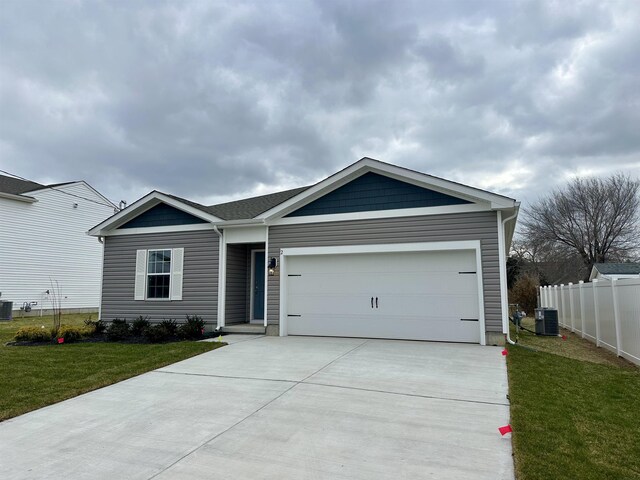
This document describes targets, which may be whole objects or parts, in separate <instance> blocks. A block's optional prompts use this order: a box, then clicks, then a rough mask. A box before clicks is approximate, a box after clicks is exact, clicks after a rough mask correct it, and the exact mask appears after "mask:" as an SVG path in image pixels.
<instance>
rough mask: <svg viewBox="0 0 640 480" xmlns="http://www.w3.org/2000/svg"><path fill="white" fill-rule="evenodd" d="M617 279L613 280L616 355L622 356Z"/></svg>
mask: <svg viewBox="0 0 640 480" xmlns="http://www.w3.org/2000/svg"><path fill="white" fill-rule="evenodd" d="M616 282H617V280H616V279H615V278H612V279H611V295H612V297H613V323H614V325H615V327H616V353H617V354H618V356H620V350H622V332H621V331H620V307H619V305H618V292H617V290H616Z"/></svg>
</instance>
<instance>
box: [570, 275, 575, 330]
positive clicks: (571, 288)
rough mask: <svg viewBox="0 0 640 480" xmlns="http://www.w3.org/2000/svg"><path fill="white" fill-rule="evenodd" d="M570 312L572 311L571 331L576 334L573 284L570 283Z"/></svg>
mask: <svg viewBox="0 0 640 480" xmlns="http://www.w3.org/2000/svg"><path fill="white" fill-rule="evenodd" d="M569 310H570V311H571V331H572V332H574V333H575V331H576V327H575V324H574V321H573V317H575V314H574V311H573V283H571V282H569Z"/></svg>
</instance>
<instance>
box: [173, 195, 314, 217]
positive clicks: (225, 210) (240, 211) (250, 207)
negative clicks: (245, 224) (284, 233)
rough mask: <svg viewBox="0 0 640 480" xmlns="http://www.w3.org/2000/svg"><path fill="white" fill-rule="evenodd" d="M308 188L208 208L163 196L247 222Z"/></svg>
mask: <svg viewBox="0 0 640 480" xmlns="http://www.w3.org/2000/svg"><path fill="white" fill-rule="evenodd" d="M308 188H309V187H299V188H294V189H291V190H285V191H284V192H276V193H269V194H267V195H260V196H259V197H252V198H245V199H243V200H236V201H234V202H227V203H219V204H217V205H209V206H206V205H201V204H199V203H196V202H192V201H190V200H186V199H184V198H181V197H177V196H175V195H171V194H169V193H165V194H164V195H167V196H168V197H171V198H175V199H176V200H179V201H180V202H182V203H186V204H187V205H190V206H192V207H194V208H197V209H198V210H202V211H203V212H206V213H209V214H211V215H215V216H216V217H218V218H221V219H223V220H247V219H249V218H254V217H256V216H258V215H260V214H261V213H263V212H266V211H267V210H270V209H272V208H273V207H275V206H276V205H280V204H281V203H282V202H286V201H287V200H289V199H290V198H291V197H294V196H296V195H298V194H299V193H301V192H304V191H305V190H306V189H308Z"/></svg>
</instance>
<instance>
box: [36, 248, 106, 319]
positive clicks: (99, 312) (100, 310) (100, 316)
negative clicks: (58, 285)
mask: <svg viewBox="0 0 640 480" xmlns="http://www.w3.org/2000/svg"><path fill="white" fill-rule="evenodd" d="M98 241H99V242H100V243H101V244H102V261H101V262H100V297H99V298H98V302H99V303H98V320H102V285H103V283H104V281H103V278H102V277H104V237H98ZM42 303H44V301H43V302H42ZM40 308H41V310H40V316H42V307H40Z"/></svg>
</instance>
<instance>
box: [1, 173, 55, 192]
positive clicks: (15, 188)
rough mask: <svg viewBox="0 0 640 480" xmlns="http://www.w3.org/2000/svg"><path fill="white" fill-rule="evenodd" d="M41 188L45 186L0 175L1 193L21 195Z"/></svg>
mask: <svg viewBox="0 0 640 480" xmlns="http://www.w3.org/2000/svg"><path fill="white" fill-rule="evenodd" d="M41 188H44V185H41V184H39V183H36V182H30V181H27V180H20V179H19V178H14V177H8V176H6V175H0V193H9V194H11V195H21V194H23V193H26V192H31V191H33V190H39V189H41Z"/></svg>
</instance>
